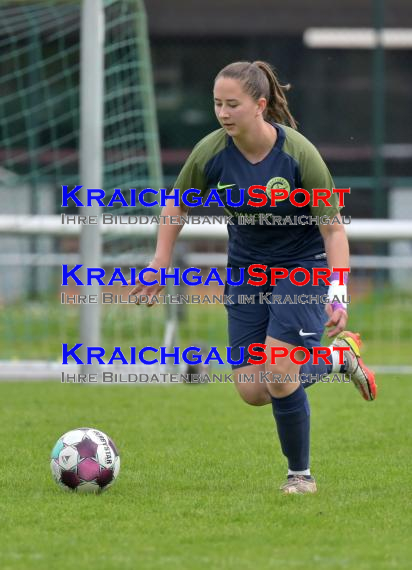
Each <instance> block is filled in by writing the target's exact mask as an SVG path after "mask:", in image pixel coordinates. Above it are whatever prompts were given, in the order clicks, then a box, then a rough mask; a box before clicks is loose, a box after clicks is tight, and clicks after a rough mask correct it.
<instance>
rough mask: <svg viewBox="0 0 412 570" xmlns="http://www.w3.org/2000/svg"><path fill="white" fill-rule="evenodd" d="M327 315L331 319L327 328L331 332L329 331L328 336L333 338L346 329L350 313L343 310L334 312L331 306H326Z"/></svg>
mask: <svg viewBox="0 0 412 570" xmlns="http://www.w3.org/2000/svg"><path fill="white" fill-rule="evenodd" d="M326 313H327V315H328V317H329V320H328V322H327V323H326V325H325V326H326V327H327V328H330V329H331V330H329V331H328V333H327V336H328V337H329V338H331V337H332V336H336V335H337V334H339V333H340V332H342V331H344V330H345V329H346V324H347V322H348V313H347V312H346V311H345V309H343V308H339V309H336V310H335V311H333V309H332V306H331V305H330V304H328V305H326Z"/></svg>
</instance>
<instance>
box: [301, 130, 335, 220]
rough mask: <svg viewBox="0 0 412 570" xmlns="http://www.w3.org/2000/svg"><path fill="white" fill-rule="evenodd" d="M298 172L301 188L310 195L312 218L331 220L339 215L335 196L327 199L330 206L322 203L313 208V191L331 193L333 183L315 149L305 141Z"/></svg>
mask: <svg viewBox="0 0 412 570" xmlns="http://www.w3.org/2000/svg"><path fill="white" fill-rule="evenodd" d="M300 171H301V178H302V187H303V188H305V190H307V191H308V192H309V193H310V195H311V199H310V208H311V211H312V214H313V215H314V216H319V217H321V216H328V217H329V218H333V216H336V214H339V211H340V207H339V197H338V195H337V194H332V195H331V197H330V198H328V202H329V204H331V205H330V206H326V205H325V204H324V203H323V202H319V206H317V207H315V206H313V205H312V204H313V189H314V188H327V189H328V190H330V191H331V192H332V189H333V188H334V182H333V179H332V176H331V174H330V172H329V170H328V167H327V166H326V164H325V163H324V161H323V159H322V157H321V156H320V154H319V152H318V151H317V150H316V148H315V147H314V146H313V145H312V144H311V143H310V142H309V141H307V144H306V145H305V151H304V153H303V154H302V157H301V159H300Z"/></svg>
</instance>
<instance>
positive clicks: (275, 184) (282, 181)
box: [266, 176, 290, 202]
mask: <svg viewBox="0 0 412 570" xmlns="http://www.w3.org/2000/svg"><path fill="white" fill-rule="evenodd" d="M272 188H279V190H286V192H287V193H288V195H289V194H290V184H289V182H288V181H287V180H286V178H282V176H276V178H271V179H270V180H269V182H268V183H267V184H266V194H267V195H268V196H269V198H270V196H271V190H272ZM275 196H276V192H275ZM286 199H287V197H286V198H283V197H282V196H281V197H279V198H278V202H282V201H283V200H286Z"/></svg>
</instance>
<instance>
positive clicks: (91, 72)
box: [79, 0, 104, 373]
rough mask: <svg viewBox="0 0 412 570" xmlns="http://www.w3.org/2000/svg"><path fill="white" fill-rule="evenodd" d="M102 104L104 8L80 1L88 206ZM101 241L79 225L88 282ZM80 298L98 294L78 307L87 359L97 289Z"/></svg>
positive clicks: (96, 337)
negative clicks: (88, 274)
mask: <svg viewBox="0 0 412 570" xmlns="http://www.w3.org/2000/svg"><path fill="white" fill-rule="evenodd" d="M103 103H104V7H103V1H102V0H83V1H82V10H81V28H80V184H82V185H83V188H82V190H81V197H82V198H81V201H82V203H83V204H87V199H86V190H87V188H101V187H102V182H103V134H104V133H103ZM80 213H81V214H82V215H86V216H90V215H96V216H97V217H98V219H99V218H100V209H99V206H98V205H93V206H91V207H82V208H81V212H80ZM101 251H102V239H101V233H100V226H99V225H82V229H81V236H80V258H81V263H82V265H83V267H82V272H81V273H80V275H81V279H82V282H83V283H87V279H86V268H87V267H99V265H100V261H101ZM82 294H83V295H97V300H98V302H97V303H96V304H91V303H86V304H85V305H80V308H81V311H80V342H81V343H83V346H82V347H81V351H79V354H80V355H81V359H82V360H83V362H87V360H86V357H85V355H86V347H87V346H99V342H100V315H101V311H100V299H99V294H100V290H99V286H98V285H96V284H93V285H84V286H83V287H82ZM97 371H98V365H90V366H87V365H84V366H82V372H83V373H91V372H97Z"/></svg>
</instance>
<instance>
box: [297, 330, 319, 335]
mask: <svg viewBox="0 0 412 570" xmlns="http://www.w3.org/2000/svg"><path fill="white" fill-rule="evenodd" d="M313 334H316V333H305V332H303V330H302V329H300V331H299V335H300V336H311V335H313Z"/></svg>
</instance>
